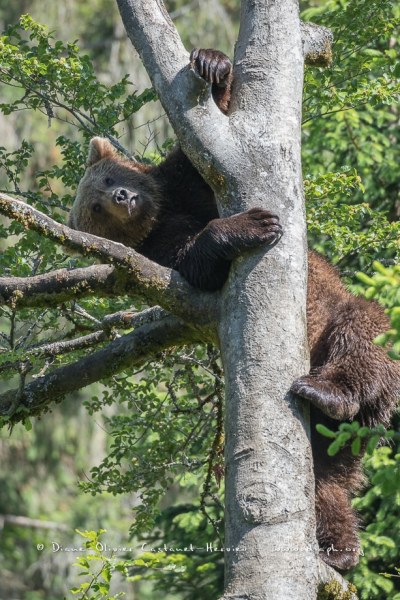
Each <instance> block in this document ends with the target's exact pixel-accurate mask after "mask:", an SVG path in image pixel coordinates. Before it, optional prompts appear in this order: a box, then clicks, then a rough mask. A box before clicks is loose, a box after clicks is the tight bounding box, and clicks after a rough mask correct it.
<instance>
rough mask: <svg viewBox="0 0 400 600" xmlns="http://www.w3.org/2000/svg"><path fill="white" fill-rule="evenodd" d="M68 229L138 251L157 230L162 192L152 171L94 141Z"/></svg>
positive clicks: (103, 139)
mask: <svg viewBox="0 0 400 600" xmlns="http://www.w3.org/2000/svg"><path fill="white" fill-rule="evenodd" d="M86 167H87V168H86V171H85V174H84V176H83V177H82V179H81V181H80V182H79V186H78V190H77V193H76V197H75V201H74V204H73V206H72V209H71V212H70V216H69V221H68V225H69V226H70V227H72V229H77V230H79V231H85V232H87V233H92V234H94V235H97V236H99V237H104V238H107V239H109V240H114V241H115V242H120V243H122V244H125V246H130V247H132V248H137V247H138V246H139V244H140V243H141V242H142V241H143V240H144V239H145V238H146V237H147V236H148V235H149V233H150V232H151V230H152V229H153V227H154V224H155V221H156V218H157V215H158V212H159V206H160V191H159V188H158V186H157V182H156V181H155V179H154V178H153V176H152V175H151V173H150V172H149V171H150V169H149V167H147V166H145V165H141V164H140V163H135V162H133V161H130V160H127V159H123V158H122V157H120V155H119V154H117V152H116V151H115V150H114V148H113V146H112V145H111V143H110V142H109V141H108V140H107V139H105V138H100V137H95V138H93V139H92V140H91V142H90V146H89V155H88V159H87V163H86Z"/></svg>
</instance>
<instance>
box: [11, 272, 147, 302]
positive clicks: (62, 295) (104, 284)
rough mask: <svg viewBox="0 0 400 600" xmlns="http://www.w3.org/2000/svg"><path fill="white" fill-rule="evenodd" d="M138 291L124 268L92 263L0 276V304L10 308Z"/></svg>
mask: <svg viewBox="0 0 400 600" xmlns="http://www.w3.org/2000/svg"><path fill="white" fill-rule="evenodd" d="M132 292H138V286H137V284H136V283H135V282H134V281H132V279H131V278H130V277H129V274H128V273H127V272H126V271H125V270H124V269H116V268H115V267H113V266H112V265H92V266H90V267H82V268H78V269H57V270H56V271H51V272H49V273H44V274H42V275H35V276H33V277H0V306H1V305H2V304H8V305H9V306H12V307H13V308H16V307H18V308H22V307H39V306H49V305H50V306H55V305H57V304H60V303H61V302H67V301H68V300H76V299H77V298H82V297H86V296H91V295H93V294H100V295H101V296H118V295H123V294H127V293H132Z"/></svg>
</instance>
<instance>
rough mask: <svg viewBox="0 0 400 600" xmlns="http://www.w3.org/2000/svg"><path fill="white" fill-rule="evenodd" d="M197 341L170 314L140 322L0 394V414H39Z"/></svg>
mask: <svg viewBox="0 0 400 600" xmlns="http://www.w3.org/2000/svg"><path fill="white" fill-rule="evenodd" d="M199 341H201V336H200V335H199V333H198V332H197V331H195V329H194V328H193V327H190V326H188V325H186V324H185V323H184V322H183V321H181V320H180V319H178V318H176V317H174V316H172V315H167V316H163V315H162V318H161V320H158V321H154V322H150V323H146V324H144V325H142V326H141V327H139V328H138V329H135V331H133V332H131V333H128V334H127V335H124V336H122V337H120V338H118V339H116V340H114V341H112V342H110V343H109V344H108V345H107V346H105V347H104V348H102V349H101V350H98V351H97V352H94V353H92V354H91V355H89V356H85V357H83V358H81V359H80V360H78V361H76V362H75V363H71V364H69V365H66V366H64V367H60V368H58V369H55V370H54V371H52V372H51V373H49V374H48V375H46V376H44V377H39V378H38V379H35V380H34V381H31V382H30V383H29V384H27V385H26V386H25V387H24V388H23V389H22V390H16V389H13V390H9V391H8V392H5V393H4V394H1V395H0V415H1V416H3V417H7V416H9V417H10V423H12V424H14V423H17V422H19V421H22V420H24V419H25V418H26V417H27V416H35V415H38V414H40V413H42V412H43V411H44V410H46V408H47V407H48V405H49V404H51V403H53V402H60V401H61V400H62V399H63V398H64V397H65V396H66V395H67V394H70V393H71V392H76V391H77V390H79V389H81V388H83V387H85V386H87V385H90V384H91V383H94V382H96V381H99V380H101V379H105V378H108V377H111V376H112V375H115V374H116V373H119V372H120V371H123V370H124V369H126V368H132V367H133V366H135V365H140V364H142V363H143V362H145V361H146V360H149V359H150V358H154V355H155V354H157V353H159V352H161V351H163V350H166V349H167V348H170V347H172V346H180V345H183V344H186V343H195V342H199Z"/></svg>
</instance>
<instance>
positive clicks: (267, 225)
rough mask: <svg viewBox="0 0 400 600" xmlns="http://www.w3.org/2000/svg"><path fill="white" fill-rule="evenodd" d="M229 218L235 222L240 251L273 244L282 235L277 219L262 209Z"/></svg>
mask: <svg viewBox="0 0 400 600" xmlns="http://www.w3.org/2000/svg"><path fill="white" fill-rule="evenodd" d="M229 218H231V219H232V220H236V226H237V228H238V236H239V243H240V246H241V249H242V250H246V249H250V248H257V247H258V246H260V245H262V244H275V243H276V242H277V241H278V240H279V239H280V238H281V237H282V235H283V230H282V226H281V224H280V223H279V217H277V216H276V215H274V214H273V213H271V212H270V211H268V210H264V209H262V208H251V209H250V210H247V211H246V212H243V213H241V214H239V215H234V216H233V217H229Z"/></svg>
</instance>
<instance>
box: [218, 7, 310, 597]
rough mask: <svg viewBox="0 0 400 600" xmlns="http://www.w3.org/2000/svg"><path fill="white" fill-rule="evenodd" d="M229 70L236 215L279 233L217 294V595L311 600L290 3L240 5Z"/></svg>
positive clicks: (296, 32) (296, 53) (297, 72)
mask: <svg viewBox="0 0 400 600" xmlns="http://www.w3.org/2000/svg"><path fill="white" fill-rule="evenodd" d="M234 73H235V81H236V88H235V95H234V105H233V107H232V110H233V113H232V117H231V129H232V132H233V136H234V138H235V139H236V140H237V145H238V146H240V147H241V151H242V152H241V158H240V162H239V163H236V164H235V165H234V166H233V168H232V167H231V169H232V171H233V172H234V173H235V179H236V182H235V187H236V190H235V192H236V193H235V208H236V209H237V210H240V209H241V210H243V209H244V208H250V207H252V206H262V207H264V208H267V209H269V210H272V211H273V212H275V213H276V214H277V215H279V217H280V219H281V222H282V224H283V228H284V236H283V238H282V239H281V240H280V242H279V244H278V245H277V246H276V247H275V248H273V249H272V250H270V251H269V252H268V253H267V254H266V255H265V254H264V252H258V253H254V254H253V255H252V256H251V257H249V256H246V257H245V258H242V259H240V260H239V261H237V263H236V265H235V268H234V269H232V272H231V277H230V282H229V285H228V286H226V287H225V288H224V298H223V303H222V305H223V307H224V309H223V312H222V315H221V321H220V324H219V334H220V335H219V339H220V346H221V353H222V359H223V364H224V371H225V381H226V421H225V428H226V451H225V462H226V494H225V498H226V499H225V502H226V546H227V548H229V549H230V550H227V551H226V594H225V596H224V597H225V598H230V599H232V598H237V599H239V598H268V600H275V599H285V600H288V599H291V598H293V600H302V599H304V600H306V599H307V600H310V598H313V597H315V593H316V592H315V589H316V582H317V560H316V553H317V547H316V542H315V520H314V482H313V476H312V457H311V451H310V447H309V442H308V439H307V434H306V425H305V423H306V420H307V419H306V418H305V415H306V414H307V407H306V406H305V405H304V404H305V403H304V402H303V401H301V403H300V404H301V405H300V406H299V405H298V402H297V401H296V400H295V399H294V398H293V397H292V396H291V395H290V394H289V393H288V390H289V388H290V385H291V383H292V382H293V381H294V380H295V379H296V377H298V376H300V375H302V374H305V373H307V372H308V369H309V365H308V352H307V343H306V318H305V308H306V273H307V267H306V252H307V248H306V237H305V231H306V226H305V216H304V203H303V190H302V177H301V159H300V122H301V96H302V82H303V55H302V45H301V35H300V20H299V15H298V6H297V2H295V1H294V0H280V2H279V3H277V2H274V1H273V0H270V1H265V2H258V3H256V5H255V6H254V3H251V2H242V21H241V31H240V34H239V43H238V45H237V49H236V55H235V72H234ZM240 200H242V202H240ZM263 254H264V256H263ZM237 547H239V548H240V550H239V551H238V552H235V551H232V548H237Z"/></svg>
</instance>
